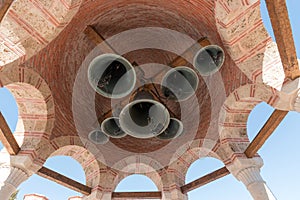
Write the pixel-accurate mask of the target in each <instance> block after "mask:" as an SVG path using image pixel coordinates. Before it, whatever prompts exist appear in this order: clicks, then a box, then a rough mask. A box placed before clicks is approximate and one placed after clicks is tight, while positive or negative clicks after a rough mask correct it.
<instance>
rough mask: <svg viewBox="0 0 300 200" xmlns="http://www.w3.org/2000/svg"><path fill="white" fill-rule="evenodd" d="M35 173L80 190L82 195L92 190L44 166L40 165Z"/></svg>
mask: <svg viewBox="0 0 300 200" xmlns="http://www.w3.org/2000/svg"><path fill="white" fill-rule="evenodd" d="M37 175H39V176H41V177H43V178H46V179H49V180H51V181H54V182H55V183H58V184H60V185H62V186H65V187H67V188H70V189H72V190H75V191H77V192H80V193H82V194H84V195H89V194H91V192H92V188H90V187H88V186H86V185H83V184H81V183H79V182H77V181H74V180H72V179H70V178H68V177H66V176H64V175H62V174H59V173H57V172H55V171H53V170H51V169H48V168H46V167H42V168H41V169H40V170H39V171H38V172H37Z"/></svg>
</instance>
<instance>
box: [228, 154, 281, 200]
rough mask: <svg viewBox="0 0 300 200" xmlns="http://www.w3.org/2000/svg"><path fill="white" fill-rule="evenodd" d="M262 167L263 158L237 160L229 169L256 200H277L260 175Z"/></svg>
mask: <svg viewBox="0 0 300 200" xmlns="http://www.w3.org/2000/svg"><path fill="white" fill-rule="evenodd" d="M262 165H263V162H262V159H261V158H251V159H247V158H237V159H236V160H235V161H234V162H233V163H232V164H230V165H228V166H227V168H228V170H229V171H230V172H231V173H232V175H233V176H235V177H236V178H237V179H238V180H239V181H241V182H242V183H244V185H245V186H246V187H247V189H248V191H249V192H250V194H251V195H252V197H253V199H254V200H276V198H275V196H274V195H273V194H272V192H271V191H270V189H269V188H268V187H267V185H266V182H265V181H264V180H263V178H262V177H261V175H260V168H261V167H262Z"/></svg>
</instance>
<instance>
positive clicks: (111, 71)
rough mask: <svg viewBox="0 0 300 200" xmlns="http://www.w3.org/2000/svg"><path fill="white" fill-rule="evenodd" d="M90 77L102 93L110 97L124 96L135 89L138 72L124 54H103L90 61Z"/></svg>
mask: <svg viewBox="0 0 300 200" xmlns="http://www.w3.org/2000/svg"><path fill="white" fill-rule="evenodd" d="M88 79H89V82H90V84H91V86H92V87H93V88H94V90H96V92H98V93H99V94H100V95H102V96H104V97H108V98H122V97H124V96H126V95H128V94H129V93H130V92H131V91H132V90H133V88H134V85H135V83H136V73H135V71H134V68H133V67H132V65H131V64H130V62H128V61H127V60H126V59H125V58H123V57H122V56H119V55H116V54H102V55H100V56H97V57H96V58H94V59H93V60H92V62H91V63H90V65H89V69H88Z"/></svg>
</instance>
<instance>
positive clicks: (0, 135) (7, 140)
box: [0, 112, 20, 155]
mask: <svg viewBox="0 0 300 200" xmlns="http://www.w3.org/2000/svg"><path fill="white" fill-rule="evenodd" d="M0 140H1V142H2V144H3V146H4V147H5V148H6V150H7V152H8V153H9V154H10V155H17V154H18V153H19V151H20V147H19V145H18V143H17V141H16V139H15V137H14V135H13V134H12V132H11V130H10V128H9V127H8V125H7V123H6V121H5V119H4V117H3V115H2V113H1V112H0Z"/></svg>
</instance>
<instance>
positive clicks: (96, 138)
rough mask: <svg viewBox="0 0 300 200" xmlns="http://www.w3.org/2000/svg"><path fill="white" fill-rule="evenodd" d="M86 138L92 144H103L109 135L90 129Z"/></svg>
mask: <svg viewBox="0 0 300 200" xmlns="http://www.w3.org/2000/svg"><path fill="white" fill-rule="evenodd" d="M88 138H89V140H90V141H91V142H93V143H94V144H105V143H107V142H108V141H109V137H108V136H107V135H105V134H104V133H103V132H102V131H101V130H98V129H96V130H93V131H91V132H90V133H89V135H88Z"/></svg>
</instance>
